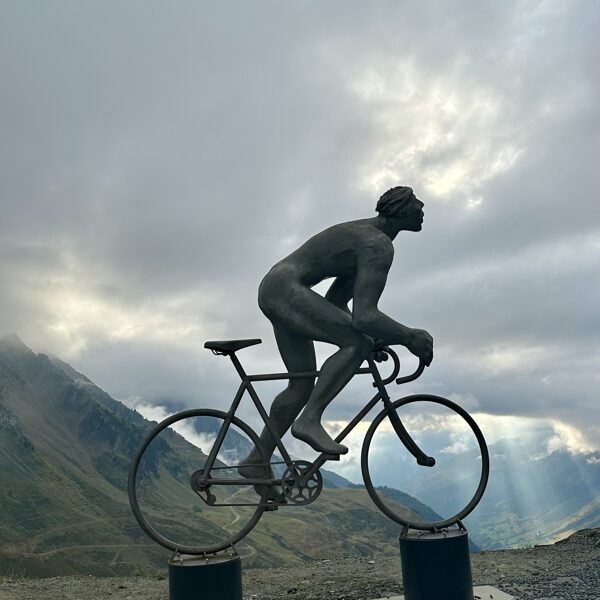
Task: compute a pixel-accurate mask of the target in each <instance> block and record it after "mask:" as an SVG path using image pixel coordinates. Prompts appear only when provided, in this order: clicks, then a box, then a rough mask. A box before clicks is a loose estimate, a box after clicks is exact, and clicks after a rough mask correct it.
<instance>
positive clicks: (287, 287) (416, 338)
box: [129, 186, 489, 554]
mask: <svg viewBox="0 0 600 600" xmlns="http://www.w3.org/2000/svg"><path fill="white" fill-rule="evenodd" d="M422 209H423V203H422V202H421V201H420V200H418V199H417V198H416V197H415V196H414V194H413V191H412V189H411V188H408V187H401V186H400V187H396V188H392V189H391V190H388V192H386V193H385V194H383V196H382V197H381V198H380V199H379V202H378V203H377V211H378V213H379V215H378V216H377V217H374V218H370V219H362V220H359V221H351V222H348V223H341V224H339V225H335V226H333V227H330V228H329V229H326V230H324V231H323V232H321V233H319V234H317V235H316V236H314V237H313V238H311V239H310V240H308V241H307V242H306V243H305V244H303V245H302V246H301V247H300V248H298V249H297V250H296V251H295V252H293V253H292V254H290V255H289V256H288V257H286V258H285V259H283V260H281V261H280V262H279V263H277V264H276V265H275V266H274V267H273V268H272V269H271V271H269V273H268V274H267V275H266V276H265V278H264V279H263V281H262V282H261V285H260V288H259V297H258V301H259V306H260V308H261V310H262V311H263V313H264V314H265V315H266V316H267V317H268V318H269V320H270V321H271V323H272V325H273V329H274V332H275V337H276V340H277V344H278V348H279V350H280V353H281V356H282V359H283V361H284V364H285V366H286V368H287V370H288V372H287V373H271V374H255V375H251V374H247V373H246V371H245V370H244V368H243V367H242V365H241V363H240V361H239V358H238V356H237V354H236V353H237V352H238V351H239V350H241V349H243V348H246V347H248V346H252V345H255V344H258V343H260V342H261V340H258V339H251V340H231V341H211V342H206V344H205V347H206V348H208V349H210V350H212V351H213V353H215V354H217V355H223V356H228V357H229V358H230V360H231V361H232V363H233V366H234V367H235V369H236V371H237V373H238V375H239V376H240V378H241V383H240V386H239V388H238V391H237V393H236V395H235V397H234V400H233V402H232V404H231V406H230V408H229V410H228V411H221V410H213V409H208V408H198V409H192V410H186V411H183V412H180V413H177V414H175V415H173V416H171V417H169V418H167V419H165V420H164V421H162V422H161V423H159V424H158V425H156V427H154V429H152V430H151V431H150V432H149V433H148V435H147V436H146V437H145V439H144V440H143V442H142V444H141V447H140V448H139V450H138V452H137V453H136V455H135V457H134V460H133V462H132V465H131V468H130V473H129V499H130V503H131V507H132V509H133V512H134V514H135V517H136V519H137V520H138V522H139V524H140V525H141V527H142V528H143V530H144V531H145V532H146V533H147V534H148V535H149V536H150V537H151V538H152V539H154V540H155V541H156V542H158V543H159V544H162V545H163V546H165V547H166V548H169V549H171V550H173V551H177V552H179V553H186V554H208V553H216V552H219V551H221V550H224V549H226V548H228V547H230V546H232V545H233V544H235V543H236V542H239V541H240V540H241V539H242V538H244V536H246V535H247V534H248V533H249V532H250V530H251V529H252V528H253V527H254V526H255V525H256V524H257V522H258V521H259V519H260V518H261V516H262V515H263V514H264V512H265V511H270V510H277V509H279V508H283V507H286V509H287V508H292V507H301V506H306V505H308V504H310V503H312V502H314V501H315V500H316V499H317V498H318V496H319V495H320V493H321V490H322V488H323V477H322V475H321V472H320V468H321V467H322V466H323V465H324V464H325V463H326V462H327V461H331V460H339V459H340V456H341V455H344V454H345V453H346V452H347V451H348V448H347V447H346V446H344V445H343V444H342V442H343V441H344V440H345V439H346V438H347V436H348V435H349V433H350V432H351V431H352V430H353V429H354V428H355V427H356V426H357V424H358V423H359V422H360V421H361V420H362V419H363V418H364V417H365V416H367V414H368V413H369V412H370V411H371V410H372V409H373V408H374V407H375V406H376V405H378V404H379V403H380V402H381V404H382V407H381V408H382V409H381V412H379V414H378V415H377V416H376V417H375V418H374V419H373V421H372V423H371V424H370V426H369V428H368V430H367V432H366V435H365V438H364V443H363V446H362V454H361V470H362V475H363V478H364V484H365V487H366V489H367V491H368V493H369V495H370V497H371V498H372V499H373V501H374V502H375V504H376V505H377V507H378V508H379V509H380V510H381V511H382V512H383V513H384V514H385V515H387V516H388V517H389V518H391V519H393V520H394V521H395V522H397V523H399V524H400V525H403V526H404V527H405V528H410V529H417V530H431V531H434V532H435V531H437V530H440V529H443V528H447V527H450V526H451V525H454V524H458V525H459V527H462V524H461V520H462V519H463V518H464V517H465V516H466V515H468V514H469V513H470V512H471V511H472V510H473V508H474V507H475V506H476V505H477V503H478V502H479V500H480V499H481V497H482V495H483V492H484V490H485V487H486V484H487V479H488V474H489V457H488V451H487V447H486V444H485V441H484V438H483V435H482V434H481V431H480V430H479V428H478V426H477V424H476V423H475V422H474V421H473V419H472V418H471V416H470V415H469V414H468V413H467V412H466V411H465V410H464V409H462V408H461V407H460V406H458V405H457V404H455V403H454V402H451V401H450V400H447V399H445V398H442V397H440V396H434V395H427V394H417V395H411V396H407V397H405V398H401V399H400V400H396V401H395V402H393V401H392V400H391V398H390V395H389V394H388V393H387V391H386V385H387V384H390V383H391V382H393V381H394V380H395V381H396V383H407V382H410V381H414V380H415V379H417V378H418V377H419V376H420V375H421V374H422V373H423V370H424V368H425V367H426V366H428V365H429V364H430V363H431V360H432V358H433V340H432V338H431V336H430V335H429V334H428V333H427V332H426V331H424V330H421V329H412V328H409V327H406V326H405V325H402V324H400V323H398V322H397V321H394V320H393V319H391V318H390V317H388V316H386V315H385V314H383V313H382V312H381V311H379V309H378V308H377V303H378V300H379V298H380V296H381V293H382V292H383V289H384V286H385V283H386V280H387V275H388V272H389V269H390V266H391V263H392V258H393V246H392V241H393V240H394V238H395V237H396V235H397V234H398V233H399V232H400V231H420V230H421V226H422V222H423V210H422ZM328 278H333V283H332V285H331V287H330V288H329V291H328V292H327V293H326V294H325V296H324V297H323V296H320V295H319V294H317V293H316V292H314V291H313V290H312V289H311V288H312V287H313V286H314V285H316V284H317V283H319V282H320V281H323V280H325V279H328ZM350 300H352V301H353V306H352V310H350V309H349V307H348V302H349V301H350ZM315 340H316V341H322V342H327V343H330V344H333V345H335V346H337V347H338V350H337V351H336V352H335V353H334V354H333V355H332V356H330V357H329V358H328V359H327V360H326V361H325V362H324V363H323V365H322V366H321V369H320V370H317V369H316V360H315V351H314V341H315ZM396 344H398V345H403V346H405V347H406V348H407V349H408V350H409V351H410V352H411V353H412V354H414V355H416V356H417V357H418V358H419V361H420V362H419V367H418V368H417V370H416V371H415V372H414V373H412V374H410V375H407V376H403V377H398V375H399V371H400V361H399V359H398V356H397V354H396V352H395V351H393V350H392V349H391V348H390V346H393V345H396ZM388 357H391V359H392V362H393V365H394V366H393V372H392V373H391V375H388V376H387V377H385V378H384V377H382V375H381V374H380V372H379V369H378V367H377V364H376V363H377V362H381V361H383V360H386V359H387V358H388ZM364 361H366V362H367V365H368V366H367V367H362V366H361V365H362V364H363V363H364ZM355 374H370V375H371V377H372V379H373V385H374V386H375V388H376V389H377V392H376V394H375V395H374V396H373V398H372V399H371V400H370V401H369V402H367V403H366V405H365V406H364V407H363V408H362V409H361V410H360V411H359V412H358V414H357V415H356V416H355V417H354V418H353V419H352V420H351V421H350V422H349V423H348V425H347V426H345V427H344V429H343V430H342V431H341V432H340V433H339V434H338V435H337V437H336V438H335V439H332V438H331V437H330V436H329V434H328V432H327V431H326V430H325V429H324V428H323V426H322V425H321V417H322V414H323V411H324V410H325V408H326V407H327V406H328V404H329V403H330V402H331V401H332V400H333V398H334V397H336V396H337V394H338V393H339V392H340V391H341V390H342V389H343V388H344V386H345V385H346V384H347V383H348V382H349V381H350V379H351V378H352V377H353V376H354V375H355ZM274 380H287V381H288V386H287V388H286V389H285V390H284V391H283V392H281V393H280V394H279V395H278V396H277V397H276V398H275V400H274V401H273V403H272V405H271V408H270V412H269V414H268V413H267V411H266V409H265V407H264V406H263V405H262V403H261V401H260V399H259V396H258V394H257V392H256V389H255V387H254V383H256V382H264V381H274ZM246 392H247V393H248V394H249V396H250V397H251V399H252V401H253V403H254V405H255V407H256V409H257V411H258V413H259V415H260V417H261V420H262V422H263V423H264V426H263V430H262V432H261V434H260V436H259V435H258V434H257V433H255V432H254V431H253V429H252V428H251V427H250V426H249V425H247V424H246V423H245V422H244V421H242V420H241V419H240V418H239V417H238V416H237V414H236V412H237V411H238V408H239V406H240V402H241V400H242V397H243V396H244V394H245V393H246ZM413 406H419V407H421V406H425V407H426V408H425V410H423V411H421V413H422V414H427V413H431V414H435V413H436V408H439V407H444V408H445V410H447V411H449V412H450V414H451V415H453V418H455V419H459V420H461V422H462V424H463V426H464V427H465V428H466V431H467V432H469V435H473V436H474V444H473V447H475V448H477V449H478V454H479V458H480V461H481V462H480V464H479V467H478V469H479V476H478V483H477V485H476V489H475V491H474V493H473V495H472V497H471V498H470V500H468V502H466V503H465V505H464V507H462V508H460V509H458V510H457V511H456V512H455V514H454V515H452V516H450V517H447V518H442V519H441V520H439V519H438V520H434V521H426V520H416V519H414V518H412V517H411V516H410V515H409V514H408V513H407V512H406V511H405V510H403V509H402V508H401V507H400V506H399V505H398V504H395V503H394V502H390V501H389V499H388V498H387V496H386V494H385V493H384V492H383V491H382V490H381V488H379V487H378V486H377V485H375V484H374V482H373V478H372V466H371V465H370V464H369V455H370V452H371V445H372V444H373V439H374V436H375V435H376V433H377V432H381V431H386V432H393V435H395V436H396V437H397V439H398V440H399V441H400V442H401V443H402V445H403V446H404V447H405V448H406V449H407V450H408V452H409V453H410V454H411V455H412V456H413V457H414V458H415V459H416V462H417V464H418V465H420V466H422V467H424V468H425V469H430V468H432V467H434V466H435V465H436V459H435V457H433V456H429V455H428V453H426V452H425V451H424V450H423V449H422V447H421V445H420V443H418V440H416V439H415V437H417V436H415V435H411V433H410V432H409V430H408V428H407V426H406V423H407V418H406V417H403V410H404V409H405V408H406V407H413ZM430 409H431V410H430ZM194 419H195V420H196V421H197V422H198V424H197V425H189V426H188V423H189V422H190V421H194ZM403 419H404V420H403ZM290 427H291V432H292V434H293V435H294V436H295V437H296V438H298V439H300V440H302V441H303V442H305V443H307V444H309V445H310V446H311V447H312V448H313V449H314V450H316V451H317V452H318V453H319V454H318V456H317V458H316V459H314V460H313V461H310V462H309V461H305V460H295V459H293V458H292V457H291V456H290V454H289V452H288V450H287V449H286V447H285V445H284V443H283V441H282V437H283V435H284V434H285V432H286V431H287V430H288V429H290ZM172 429H177V430H179V431H180V432H182V433H184V435H186V437H188V438H190V439H192V438H193V437H194V436H195V437H196V438H197V437H200V440H199V441H198V443H197V444H196V445H195V446H194V447H195V448H196V449H197V452H196V453H194V452H193V451H192V450H191V449H190V445H189V444H187V445H186V444H185V443H184V441H183V440H181V439H179V438H177V437H176V436H175V434H174V433H173V432H172ZM234 432H235V435H234ZM207 434H210V436H211V437H207ZM190 436H191V437H190ZM161 438H168V439H166V442H167V443H165V444H161V443H160V440H161ZM199 447H201V448H202V451H200V450H199V449H198V448H199ZM168 448H171V449H173V448H176V449H177V450H178V451H179V452H181V456H182V457H184V458H185V459H186V461H187V463H188V465H187V466H186V465H184V464H183V463H184V461H183V460H182V461H176V460H173V461H172V462H171V463H169V465H168V467H165V465H164V464H162V462H161V454H162V453H164V452H166V450H167V449H168ZM275 451H277V452H278V454H279V456H276V457H275V458H274V452H275ZM240 456H245V457H244V458H240ZM165 460H166V459H165ZM153 477H154V478H157V477H158V478H160V477H164V478H168V477H171V478H172V479H171V480H169V481H171V483H172V486H173V490H178V491H173V493H172V494H171V495H169V491H168V490H167V491H165V489H164V487H163V488H161V489H159V488H157V487H152V483H151V482H152V478H153ZM144 491H145V492H146V494H147V496H148V498H149V500H148V501H147V502H140V497H139V496H140V494H142V495H143V493H144ZM184 492H185V493H188V494H190V495H191V498H192V499H193V500H194V503H193V504H192V503H191V504H190V505H189V508H183V506H182V505H181V502H180V495H181V494H183V493H184ZM156 494H162V496H163V497H162V498H161V499H160V500H161V501H160V502H153V497H154V495H156ZM256 494H258V497H257V496H256ZM165 504H166V505H172V506H173V511H172V514H167V513H169V511H165V508H164V507H165ZM176 505H177V506H176ZM177 507H179V508H177ZM176 508H177V510H178V511H179V512H177V510H176ZM219 508H224V510H225V511H229V513H228V515H229V516H227V515H224V514H221V513H219V514H218V516H217V512H218V510H219ZM196 517H198V518H199V519H203V522H204V523H209V524H210V531H208V532H206V534H204V533H200V532H199V533H198V535H199V536H201V537H202V539H199V540H193V541H190V539H189V537H186V536H189V531H188V530H187V529H186V527H185V525H184V524H183V523H181V520H182V519H188V518H189V519H190V520H192V519H194V520H195V519H196ZM231 517H233V518H231ZM234 526H235V527H234ZM232 528H233V529H235V531H233V530H232ZM176 538H179V539H176Z"/></svg>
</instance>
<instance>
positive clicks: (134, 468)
mask: <svg viewBox="0 0 600 600" xmlns="http://www.w3.org/2000/svg"><path fill="white" fill-rule="evenodd" d="M192 417H214V418H216V419H221V420H224V419H225V418H226V417H227V413H225V412H223V411H219V410H212V409H192V410H186V411H182V412H179V413H177V414H175V415H172V416H170V417H168V418H167V419H165V420H164V421H161V422H160V423H159V424H158V425H156V426H155V427H154V428H153V429H152V430H151V431H150V432H148V434H147V435H146V437H145V438H144V440H143V441H142V443H141V445H140V447H139V449H138V450H137V452H136V454H135V456H134V458H133V460H132V463H131V467H130V470H129V479H128V495H129V503H130V505H131V510H132V512H133V514H134V516H135V518H136V520H137V522H138V523H139V525H140V527H141V528H142V529H143V530H144V532H145V533H146V534H147V535H148V536H149V537H150V538H151V539H153V540H154V541H155V542H157V543H158V544H160V545H161V546H164V547H165V548H168V549H169V550H173V551H178V552H180V553H184V554H213V553H216V552H220V551H222V550H225V549H227V548H230V547H232V546H233V544H235V543H237V542H239V541H240V540H241V539H242V538H244V537H245V536H246V535H248V533H250V531H251V530H252V529H253V528H254V527H255V525H256V524H257V523H258V521H259V519H260V517H261V516H262V514H263V512H264V510H265V509H264V506H257V508H256V510H255V511H254V512H253V514H252V515H251V516H250V518H249V520H248V523H247V524H246V525H245V527H243V528H241V529H240V530H239V531H238V532H236V533H235V534H233V535H231V534H229V535H228V537H226V539H224V540H223V541H222V542H219V543H212V544H204V545H190V544H182V543H178V542H176V541H174V540H172V539H170V538H169V537H166V536H165V535H163V534H161V533H160V532H159V531H157V530H156V529H155V527H154V526H153V525H152V524H151V523H150V522H149V521H148V519H147V518H146V516H145V515H144V512H143V511H142V509H141V507H140V504H139V501H138V489H137V487H138V486H137V483H138V482H137V475H138V472H139V467H140V462H141V460H142V457H143V456H144V452H145V451H146V450H147V449H148V446H149V445H150V444H151V442H152V441H153V440H154V439H156V438H157V436H158V435H159V434H160V433H161V432H162V431H164V430H165V429H166V428H167V427H169V426H171V425H173V424H174V423H177V422H179V421H182V420H184V419H189V418H192ZM231 424H232V425H235V426H236V427H238V428H239V429H240V430H242V431H243V432H244V433H245V434H246V435H247V436H248V437H249V438H250V440H251V441H252V443H253V444H254V446H255V447H256V448H258V449H259V451H260V453H261V456H262V458H263V462H265V463H266V462H268V459H265V457H264V454H263V453H262V448H261V447H260V440H259V437H258V435H257V434H256V432H254V430H252V429H251V428H250V426H249V425H247V424H246V423H244V422H243V421H242V420H241V419H239V418H237V417H235V416H234V417H233V418H232V420H231ZM266 500H267V492H266V490H265V491H263V493H262V495H261V498H260V504H265V503H266ZM198 502H199V503H200V502H201V500H200V499H198ZM225 531H226V530H225Z"/></svg>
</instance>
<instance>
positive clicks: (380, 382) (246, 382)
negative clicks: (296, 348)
mask: <svg viewBox="0 0 600 600" xmlns="http://www.w3.org/2000/svg"><path fill="white" fill-rule="evenodd" d="M385 351H386V352H387V353H388V354H390V356H392V358H393V361H394V373H393V374H392V376H391V377H388V378H387V379H385V380H384V379H382V377H381V374H380V373H379V369H378V368H377V365H376V364H375V361H374V360H373V359H372V358H371V357H369V358H367V362H368V365H369V366H368V367H362V368H359V369H357V371H356V374H369V373H370V374H371V375H372V377H373V380H374V382H373V385H374V386H375V387H376V388H377V389H378V391H377V393H376V394H375V395H374V396H373V398H372V399H371V400H370V401H369V402H368V403H367V404H366V405H365V406H364V407H363V408H362V409H361V410H360V411H359V413H358V414H357V415H356V416H355V417H354V418H353V419H352V420H351V421H350V423H348V425H346V427H345V428H344V429H343V431H341V432H340V433H339V434H338V436H337V437H336V438H335V441H336V442H337V443H340V442H342V440H344V438H345V437H346V436H347V435H348V434H349V433H350V432H351V431H352V430H353V429H354V428H355V427H356V425H358V423H359V422H360V421H362V419H363V418H364V417H365V416H366V415H367V414H368V413H369V412H370V411H371V409H372V408H373V407H374V406H375V405H376V404H377V403H378V402H379V401H380V400H381V401H382V402H383V404H384V406H385V408H386V409H387V410H388V411H389V413H388V416H389V418H390V421H391V423H392V426H393V428H394V430H395V431H396V433H397V435H398V437H399V438H400V439H401V440H402V442H403V443H404V445H405V446H406V448H407V450H408V451H409V452H410V453H411V454H412V455H413V456H414V457H415V458H416V459H417V462H418V463H419V464H421V465H424V466H433V464H435V461H433V459H431V458H430V457H428V456H427V455H426V454H424V453H423V452H422V451H421V450H420V448H419V447H418V446H417V444H416V443H415V442H414V440H413V439H412V438H411V437H410V435H409V433H408V432H407V431H406V429H405V427H404V425H403V424H402V422H401V420H400V418H399V417H398V415H397V413H396V411H394V410H393V407H392V403H391V400H390V396H389V395H388V393H387V390H386V387H385V386H386V383H389V382H390V381H392V380H393V379H394V378H395V377H396V375H397V374H398V371H399V368H400V364H399V361H398V358H397V356H395V354H392V351H391V350H389V349H388V350H385ZM228 356H229V358H230V359H231V361H232V363H233V365H234V367H235V369H236V371H237V372H238V375H239V376H240V378H241V380H242V381H241V383H240V386H239V388H238V390H237V392H236V394H235V397H234V399H233V402H232V404H231V407H230V408H229V411H228V413H227V417H226V418H225V420H224V421H223V425H222V426H221V428H220V430H219V432H218V434H217V437H216V439H215V443H214V444H213V447H212V449H211V451H210V454H209V456H208V459H207V461H206V463H205V464H204V468H203V474H204V476H207V475H208V473H210V471H211V469H212V468H213V466H214V463H215V461H216V459H217V454H218V453H219V450H220V449H221V445H222V444H223V440H224V439H225V435H226V434H227V430H228V429H229V426H230V425H231V422H232V419H233V416H234V414H235V412H236V411H237V408H238V406H239V404H240V402H241V399H242V396H243V395H244V392H246V391H247V392H248V394H249V395H250V397H251V398H252V401H253V402H254V405H255V406H256V409H257V410H258V413H259V414H260V416H261V418H262V420H263V421H264V423H265V426H266V427H267V429H268V430H269V432H270V434H271V435H272V436H273V439H274V440H275V443H276V448H277V449H278V450H279V452H280V453H281V456H282V458H283V461H284V462H285V464H286V465H287V466H288V467H289V468H291V467H292V464H293V461H292V459H291V457H290V455H289V453H288V451H287V449H286V448H285V445H284V444H283V441H282V439H281V437H280V436H279V434H278V433H277V431H276V430H275V427H274V426H273V423H272V422H271V419H270V417H269V415H268V414H267V411H266V410H265V408H264V406H263V405H262V402H261V401H260V398H259V397H258V394H257V392H256V390H255V389H254V386H253V385H252V383H253V382H255V381H276V380H280V379H282V380H286V379H287V380H290V379H308V378H313V379H314V378H315V377H318V376H319V374H320V371H304V372H297V373H269V374H264V375H262V374H261V375H248V374H247V373H246V372H245V371H244V368H243V367H242V365H241V363H240V361H239V359H238V358H237V356H236V355H235V352H232V353H230V354H228ZM423 369H424V364H423V363H422V362H421V363H420V364H419V368H418V369H417V370H416V371H415V372H414V373H413V374H412V375H408V376H406V377H401V378H399V379H397V380H396V382H397V383H406V382H408V381H413V380H414V379H416V378H417V377H419V376H420V375H421V373H422V372H423ZM328 460H337V455H331V454H327V453H324V452H323V453H321V454H320V455H319V456H318V457H317V458H316V459H315V460H314V461H313V462H312V463H311V466H310V468H309V469H308V470H307V471H306V472H305V473H304V475H303V478H304V479H308V478H310V477H311V476H312V475H313V474H314V473H315V472H316V471H318V469H320V468H321V467H322V466H323V465H324V464H325V462H327V461H328ZM432 461H433V462H432ZM241 484H243V485H249V484H268V485H277V484H281V480H280V479H274V480H268V479H255V478H240V479H220V480H219V485H241Z"/></svg>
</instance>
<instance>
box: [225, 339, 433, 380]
mask: <svg viewBox="0 0 600 600" xmlns="http://www.w3.org/2000/svg"><path fill="white" fill-rule="evenodd" d="M381 350H383V351H384V352H385V353H386V354H387V355H388V356H390V357H391V359H392V362H393V363H394V368H393V371H392V373H391V374H390V375H389V376H388V377H386V378H385V379H383V378H381V381H382V383H383V384H384V385H387V384H388V383H391V382H392V381H393V380H394V379H396V377H397V376H398V373H399V372H400V360H399V358H398V355H397V354H396V352H395V351H394V350H392V349H391V348H389V347H387V346H386V347H384V348H381ZM232 359H233V357H232ZM234 362H235V361H234ZM371 364H372V365H373V366H372V367H370V366H369V367H361V368H359V369H357V370H356V371H355V373H354V374H355V375H368V374H370V375H373V377H374V378H375V376H376V373H377V374H379V369H378V368H377V365H376V364H375V362H372V361H371ZM240 367H241V365H240ZM424 369H425V363H423V361H422V360H421V361H419V366H418V368H417V370H416V371H415V372H414V373H412V374H411V375H407V376H405V377H400V378H398V379H396V383H407V382H408V381H413V380H415V379H417V377H419V376H420V375H421V374H422V373H423V370H424ZM320 373H321V371H298V372H295V373H266V374H257V375H246V374H245V373H244V375H245V378H246V379H247V380H248V381H275V380H278V379H309V378H315V377H318V376H319V375H320ZM241 374H242V372H240V375H241ZM242 379H244V377H242Z"/></svg>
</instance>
